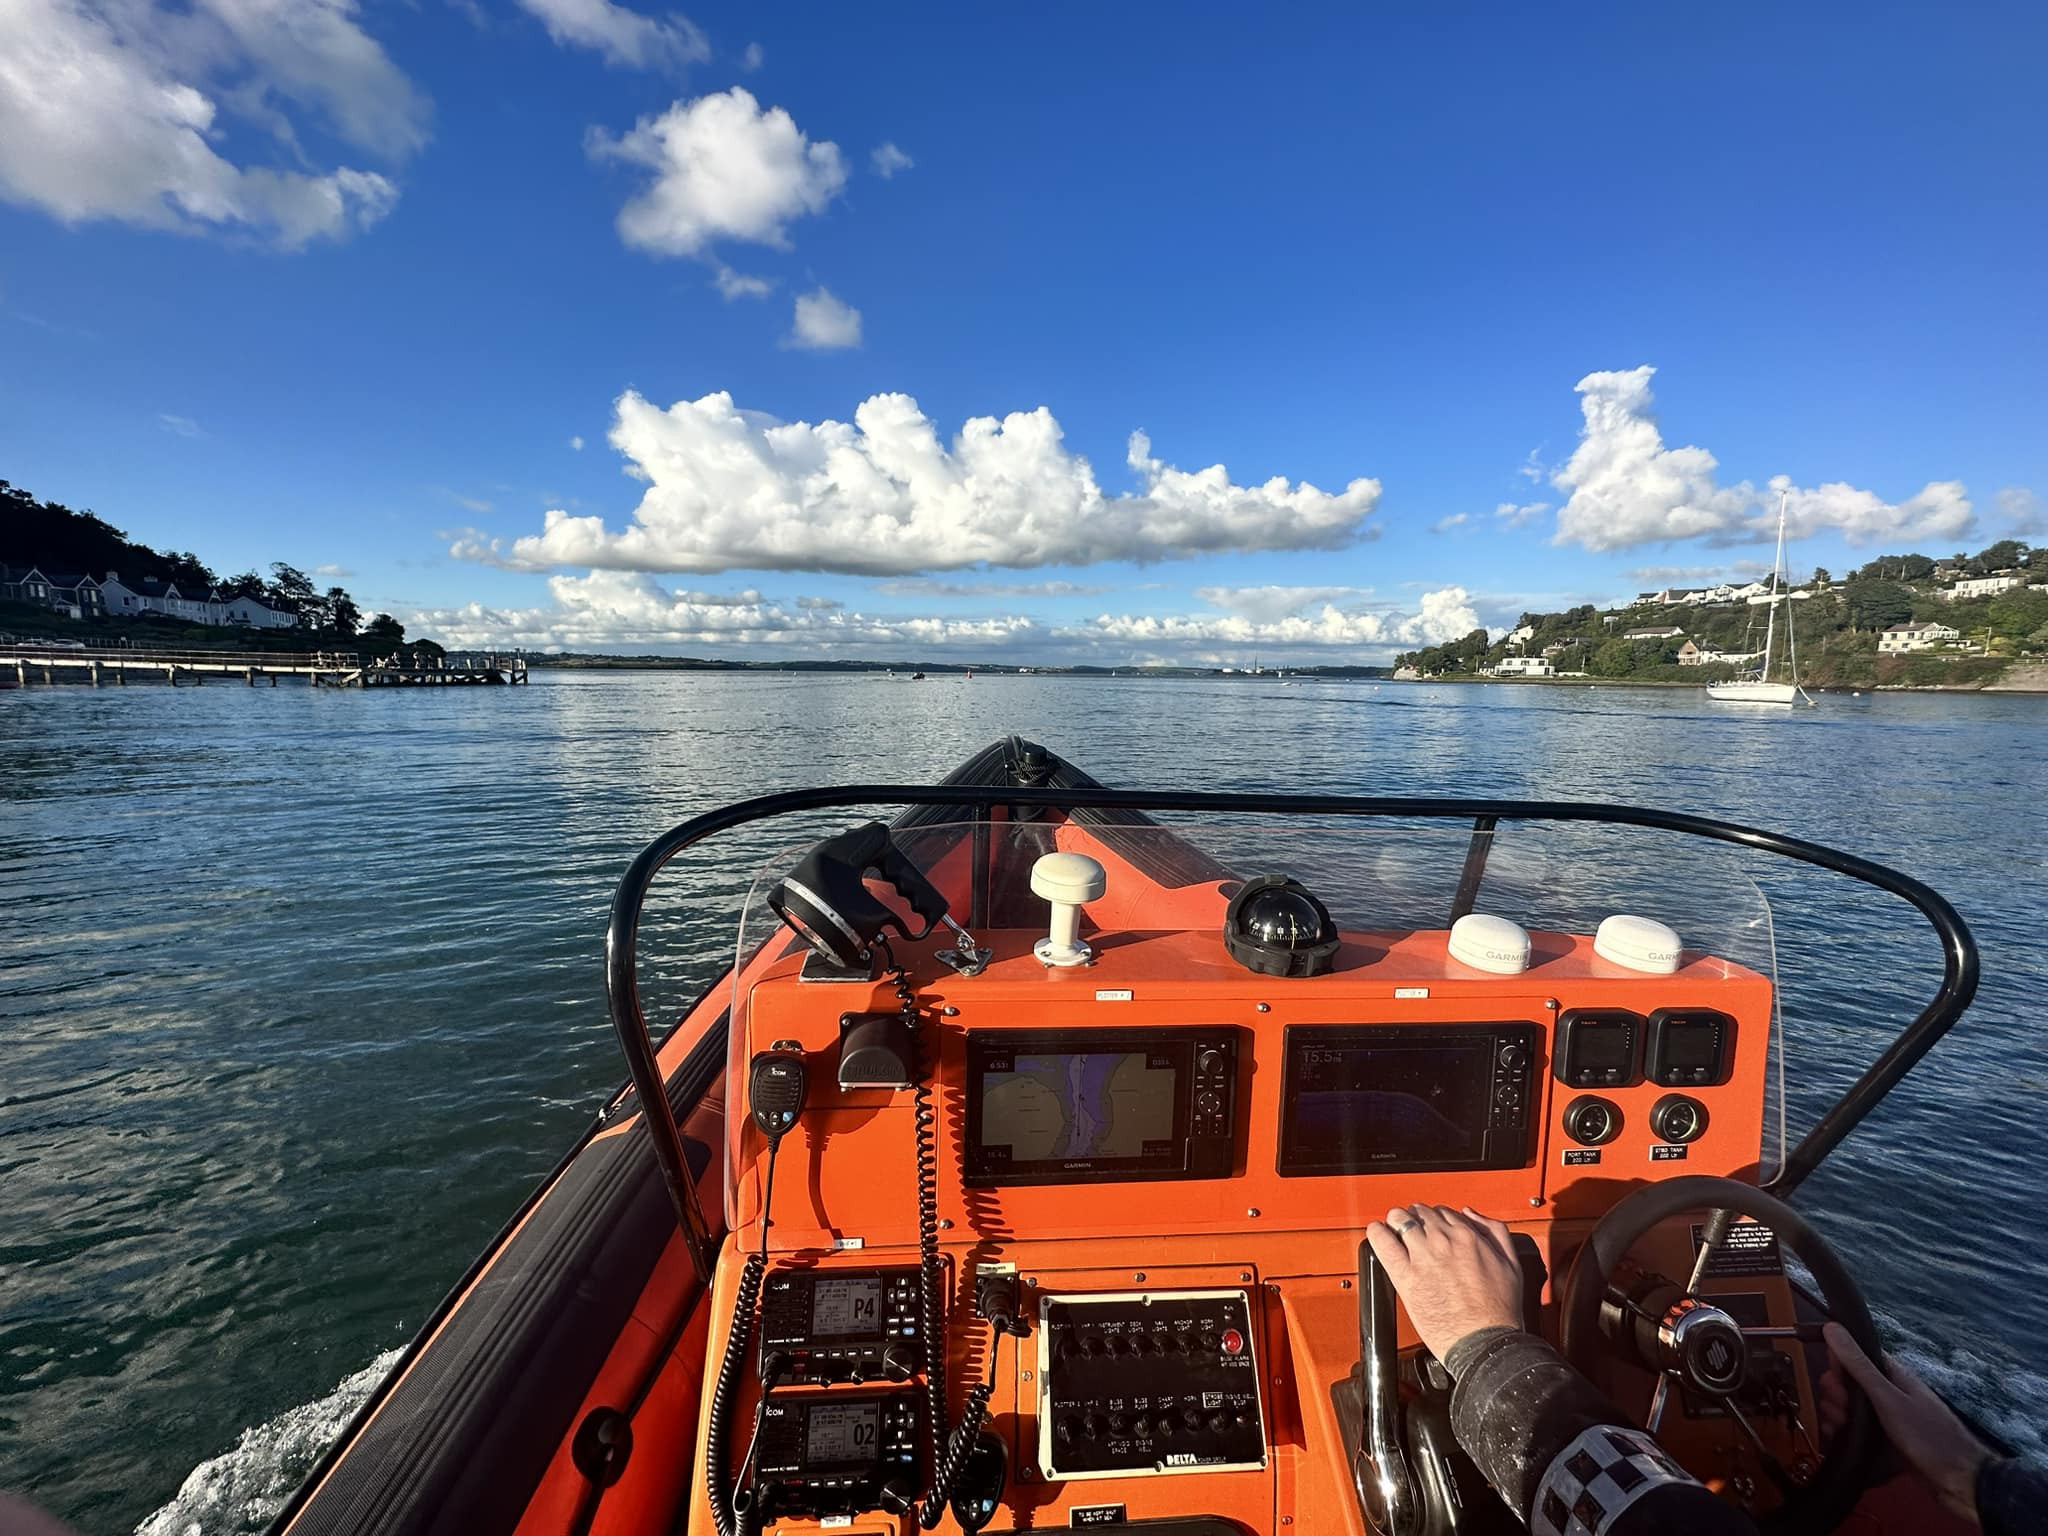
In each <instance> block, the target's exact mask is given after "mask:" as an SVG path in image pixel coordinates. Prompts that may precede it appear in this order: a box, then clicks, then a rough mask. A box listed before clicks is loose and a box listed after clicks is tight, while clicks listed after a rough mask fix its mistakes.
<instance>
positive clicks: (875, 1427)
mask: <svg viewBox="0 0 2048 1536" xmlns="http://www.w3.org/2000/svg"><path fill="white" fill-rule="evenodd" d="M881 1416H882V1410H881V1405H880V1404H878V1403H876V1402H874V1401H872V1400H869V1401H867V1402H861V1403H833V1402H822V1403H813V1404H811V1407H810V1413H809V1415H808V1417H807V1418H806V1420H805V1423H804V1462H805V1464H806V1465H807V1466H813V1467H817V1466H847V1465H854V1466H858V1465H861V1464H863V1463H866V1462H871V1461H873V1460H875V1444H876V1439H877V1436H878V1434H879V1431H880V1429H881Z"/></svg>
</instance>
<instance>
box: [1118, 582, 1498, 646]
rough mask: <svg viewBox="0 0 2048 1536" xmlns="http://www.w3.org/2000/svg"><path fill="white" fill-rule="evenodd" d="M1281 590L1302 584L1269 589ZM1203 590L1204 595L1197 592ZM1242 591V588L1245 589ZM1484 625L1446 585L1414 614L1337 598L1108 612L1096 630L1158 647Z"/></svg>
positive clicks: (1393, 635) (1310, 642) (1451, 634)
mask: <svg viewBox="0 0 2048 1536" xmlns="http://www.w3.org/2000/svg"><path fill="white" fill-rule="evenodd" d="M1269 590H1274V591H1279V592H1292V591H1300V590H1305V589H1301V588H1275V589H1269ZM1198 595H1199V594H1198ZM1240 595H1242V593H1241V594H1240ZM1478 627H1479V615H1478V613H1477V611H1475V610H1474V608H1473V607H1472V598H1471V594H1470V593H1469V592H1467V591H1466V590H1465V589H1464V588H1463V587H1445V588H1443V589H1441V590H1439V591H1435V592H1425V593H1423V594H1422V601H1421V605H1420V607H1419V609H1418V611H1417V612H1415V613H1412V614H1395V613H1380V612H1359V611H1355V610H1354V611H1350V612H1347V611H1345V610H1344V609H1342V608H1339V607H1338V606H1337V605H1336V604H1335V603H1324V604H1322V605H1321V606H1320V607H1318V608H1315V609H1314V610H1313V611H1308V612H1299V613H1286V614H1285V615H1283V616H1274V615H1271V614H1268V615H1267V616H1265V617H1254V616H1252V615H1251V614H1246V613H1239V614H1232V615H1229V616H1227V617H1223V618H1217V617H1213V616H1195V617H1163V618H1155V617H1149V616H1144V615H1137V616H1133V615H1130V614H1125V615H1121V616H1114V615H1111V614H1106V613H1105V614H1103V615H1102V616H1101V617H1099V618H1098V619H1096V620H1095V623H1094V625H1093V630H1092V632H1093V633H1094V634H1096V635H1098V636H1099V637H1101V638H1103V639H1109V640H1120V641H1128V642H1131V643H1133V644H1140V645H1153V646H1172V647H1189V646H1212V645H1224V646H1238V647H1243V646H1249V645H1258V646H1279V647H1338V648H1353V647H1361V646H1382V647H1385V646H1392V645H1418V644H1421V645H1441V644H1443V643H1444V642H1445V641H1447V640H1456V639H1458V638H1460V637H1461V636H1463V635H1466V634H1468V633H1470V632H1471V631H1472V630H1474V629H1477V628H1478Z"/></svg>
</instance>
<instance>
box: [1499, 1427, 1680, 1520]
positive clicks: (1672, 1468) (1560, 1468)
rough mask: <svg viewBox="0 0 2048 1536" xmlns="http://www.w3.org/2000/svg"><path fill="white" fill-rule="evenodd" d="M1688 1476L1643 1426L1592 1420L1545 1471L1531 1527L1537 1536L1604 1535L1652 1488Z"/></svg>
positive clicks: (1530, 1514)
mask: <svg viewBox="0 0 2048 1536" xmlns="http://www.w3.org/2000/svg"><path fill="white" fill-rule="evenodd" d="M1692 1480H1693V1479H1692V1478H1691V1477H1689V1476H1687V1475H1686V1472H1685V1469H1684V1468H1682V1467H1680V1466H1679V1465H1678V1463H1677V1462H1675V1461H1673V1460H1672V1459H1671V1458H1670V1457H1669V1456H1667V1455H1665V1454H1664V1448H1663V1447H1662V1446H1660V1445H1658V1444H1657V1442H1656V1441H1655V1440H1652V1439H1651V1438H1650V1437H1649V1436H1648V1435H1646V1434H1644V1433H1643V1432H1642V1431H1641V1430H1639V1429H1623V1428H1621V1427H1619V1426H1618V1425H1613V1424H1596V1425H1594V1426H1593V1428H1591V1429H1589V1430H1587V1431H1586V1432H1585V1433H1584V1434H1582V1435H1580V1436H1579V1438H1578V1439H1576V1440H1574V1441H1573V1442H1572V1443H1571V1444H1570V1445H1568V1446H1566V1447H1565V1448H1564V1449H1563V1450H1562V1451H1560V1452H1558V1455H1557V1459H1556V1460H1555V1461H1553V1462H1551V1464H1550V1470H1549V1471H1547V1472H1545V1473H1544V1474H1543V1483H1542V1485H1541V1486H1540V1487H1539V1488H1537V1490H1536V1501H1535V1503H1533V1504H1532V1505H1530V1507H1529V1529H1530V1530H1531V1531H1532V1532H1534V1533H1536V1536H1603V1533H1604V1532H1606V1531H1608V1530H1609V1529H1611V1528H1612V1527H1613V1525H1614V1521H1615V1517H1616V1516H1618V1515H1619V1514H1620V1513H1621V1512H1622V1511H1623V1510H1625V1509H1627V1508H1628V1507H1629V1506H1630V1505H1631V1504H1633V1503H1635V1501H1636V1500H1637V1499H1640V1498H1641V1497H1643V1495H1644V1494H1646V1493H1648V1492H1649V1491H1650V1490H1651V1489H1653V1488H1662V1487H1665V1486H1667V1485H1669V1484H1671V1483H1689V1482H1691V1481H1692Z"/></svg>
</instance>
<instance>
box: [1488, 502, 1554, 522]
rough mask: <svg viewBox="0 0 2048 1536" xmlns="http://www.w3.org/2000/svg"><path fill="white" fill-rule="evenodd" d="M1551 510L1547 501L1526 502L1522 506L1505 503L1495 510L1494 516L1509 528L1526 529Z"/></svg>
mask: <svg viewBox="0 0 2048 1536" xmlns="http://www.w3.org/2000/svg"><path fill="white" fill-rule="evenodd" d="M1549 510H1550V503H1549V502H1547V501H1530V502H1524V503H1522V504H1521V505H1520V506H1517V505H1516V504H1515V503H1514V502H1512V501H1504V502H1502V503H1501V504H1500V505H1499V506H1497V507H1495V508H1494V509H1493V515H1494V517H1495V518H1496V519H1497V520H1498V521H1499V522H1501V523H1503V524H1504V525H1506V526H1507V527H1509V528H1526V527H1528V526H1529V524H1531V523H1533V522H1535V521H1536V519H1537V518H1539V517H1541V516H1542V515H1543V514H1544V513H1546V512H1548V511H1549Z"/></svg>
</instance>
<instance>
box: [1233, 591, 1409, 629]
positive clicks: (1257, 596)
mask: <svg viewBox="0 0 2048 1536" xmlns="http://www.w3.org/2000/svg"><path fill="white" fill-rule="evenodd" d="M1195 596H1196V597H1197V598H1199V599H1200V600H1201V601H1203V602H1205V603H1207V604H1208V605H1209V606H1210V607H1211V608H1221V609H1222V610H1223V611H1224V612H1226V613H1235V614H1241V615H1243V616H1244V617H1245V618H1248V619H1250V620H1251V621H1252V622H1253V623H1257V624H1268V623H1272V622H1274V621H1276V620H1279V619H1283V618H1288V617H1291V616H1293V615H1296V614H1299V613H1301V612H1302V611H1303V610H1304V609H1308V608H1323V607H1327V606H1329V605H1330V604H1332V603H1340V602H1344V601H1347V600H1349V601H1352V602H1356V601H1357V600H1358V599H1361V598H1366V597H1370V596H1372V588H1371V587H1197V588H1195Z"/></svg>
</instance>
